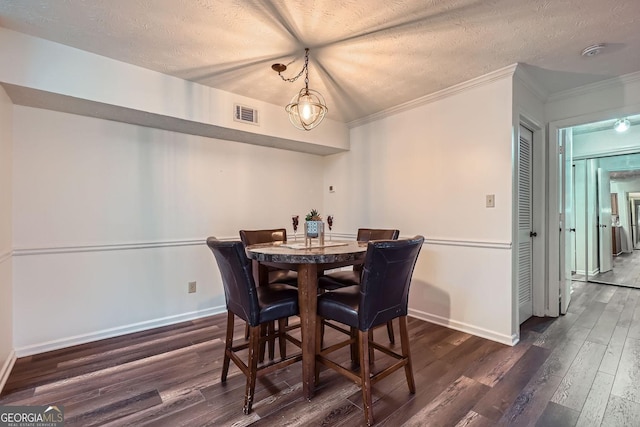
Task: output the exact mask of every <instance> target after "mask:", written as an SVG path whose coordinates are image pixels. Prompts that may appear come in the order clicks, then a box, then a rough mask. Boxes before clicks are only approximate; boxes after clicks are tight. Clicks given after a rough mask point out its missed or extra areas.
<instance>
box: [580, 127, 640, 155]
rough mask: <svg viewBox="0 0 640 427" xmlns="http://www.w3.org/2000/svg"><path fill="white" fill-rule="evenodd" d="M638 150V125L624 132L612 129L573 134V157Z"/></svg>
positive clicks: (639, 135) (639, 136)
mask: <svg viewBox="0 0 640 427" xmlns="http://www.w3.org/2000/svg"><path fill="white" fill-rule="evenodd" d="M639 151H640V127H638V126H632V127H631V128H629V130H627V131H626V132H616V131H615V130H613V129H607V130H602V131H598V132H590V133H583V134H579V135H575V134H574V135H573V157H574V158H589V157H599V156H611V155H616V154H620V153H629V152H639Z"/></svg>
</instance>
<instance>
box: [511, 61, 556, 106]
mask: <svg viewBox="0 0 640 427" xmlns="http://www.w3.org/2000/svg"><path fill="white" fill-rule="evenodd" d="M516 65H517V67H516V72H515V74H514V77H515V78H517V79H518V81H519V82H520V83H522V85H523V86H524V87H525V88H527V89H528V90H529V91H530V92H531V93H533V95H534V96H535V97H536V98H538V99H539V100H540V101H542V102H545V101H546V100H547V98H549V91H548V90H546V89H545V88H544V87H543V86H542V85H541V84H540V83H538V81H537V80H536V79H534V78H533V77H532V76H531V74H530V73H529V72H528V71H527V70H526V69H525V68H524V67H523V66H522V64H519V63H518V64H516Z"/></svg>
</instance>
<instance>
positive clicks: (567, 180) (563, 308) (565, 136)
mask: <svg viewBox="0 0 640 427" xmlns="http://www.w3.org/2000/svg"><path fill="white" fill-rule="evenodd" d="M560 144H561V150H560V157H559V159H558V161H559V165H558V166H559V168H560V176H561V179H560V182H559V185H560V188H559V190H560V191H559V194H560V195H561V200H560V251H559V254H560V277H559V278H558V280H559V281H560V314H566V313H567V310H568V308H569V302H570V301H571V281H572V278H573V265H572V263H571V258H572V253H573V252H575V247H574V246H573V243H574V239H573V232H572V231H571V230H575V222H574V220H575V215H574V212H573V211H574V207H573V200H574V197H575V195H574V191H573V139H572V131H571V129H561V130H560Z"/></svg>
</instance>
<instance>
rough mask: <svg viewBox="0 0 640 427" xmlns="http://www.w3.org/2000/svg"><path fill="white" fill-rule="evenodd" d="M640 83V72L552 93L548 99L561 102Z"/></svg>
mask: <svg viewBox="0 0 640 427" xmlns="http://www.w3.org/2000/svg"><path fill="white" fill-rule="evenodd" d="M638 81H640V71H636V72H633V73H629V74H624V75H622V76H617V77H612V78H610V79H606V80H601V81H599V82H595V83H589V84H586V85H584V86H580V87H577V88H574V89H567V90H563V91H561V92H556V93H552V94H551V95H549V97H548V98H547V101H548V102H555V101H561V100H564V99H568V98H574V97H576V96H581V95H586V94H589V93H592V92H596V91H600V90H605V89H609V88H614V87H619V86H620V85H622V86H625V85H628V84H631V83H636V82H638Z"/></svg>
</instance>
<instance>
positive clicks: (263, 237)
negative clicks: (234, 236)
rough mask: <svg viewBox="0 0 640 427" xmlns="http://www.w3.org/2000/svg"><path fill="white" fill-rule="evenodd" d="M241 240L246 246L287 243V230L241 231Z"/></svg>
mask: <svg viewBox="0 0 640 427" xmlns="http://www.w3.org/2000/svg"><path fill="white" fill-rule="evenodd" d="M240 240H242V243H243V244H244V245H245V246H249V245H257V244H259V243H271V242H285V241H286V240H287V229H286V228H274V229H271V230H240Z"/></svg>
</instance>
